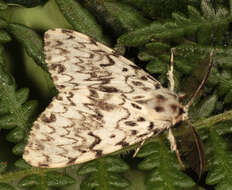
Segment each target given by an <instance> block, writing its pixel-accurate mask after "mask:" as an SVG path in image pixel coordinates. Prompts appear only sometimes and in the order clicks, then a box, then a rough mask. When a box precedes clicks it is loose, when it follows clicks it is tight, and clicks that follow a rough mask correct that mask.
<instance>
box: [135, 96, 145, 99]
mask: <svg viewBox="0 0 232 190" xmlns="http://www.w3.org/2000/svg"><path fill="white" fill-rule="evenodd" d="M141 98H144V96H134V97H133V99H141Z"/></svg>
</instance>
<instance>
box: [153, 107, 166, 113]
mask: <svg viewBox="0 0 232 190" xmlns="http://www.w3.org/2000/svg"><path fill="white" fill-rule="evenodd" d="M155 111H157V112H163V111H164V108H163V107H162V106H156V107H155Z"/></svg>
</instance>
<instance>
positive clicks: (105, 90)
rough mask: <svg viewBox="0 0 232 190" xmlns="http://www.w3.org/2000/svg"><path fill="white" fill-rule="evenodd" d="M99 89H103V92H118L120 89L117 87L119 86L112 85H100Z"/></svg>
mask: <svg viewBox="0 0 232 190" xmlns="http://www.w3.org/2000/svg"><path fill="white" fill-rule="evenodd" d="M99 90H100V91H103V92H109V93H115V92H118V89H117V88H115V87H111V86H100V87H99Z"/></svg>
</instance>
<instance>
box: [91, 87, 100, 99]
mask: <svg viewBox="0 0 232 190" xmlns="http://www.w3.org/2000/svg"><path fill="white" fill-rule="evenodd" d="M89 92H90V96H91V97H94V98H99V95H98V93H97V91H96V90H93V89H89Z"/></svg>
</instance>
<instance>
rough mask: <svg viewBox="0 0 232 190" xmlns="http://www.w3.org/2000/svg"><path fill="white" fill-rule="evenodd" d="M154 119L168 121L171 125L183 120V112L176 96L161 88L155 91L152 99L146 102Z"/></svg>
mask: <svg viewBox="0 0 232 190" xmlns="http://www.w3.org/2000/svg"><path fill="white" fill-rule="evenodd" d="M146 104H147V106H148V108H149V110H150V111H151V110H152V111H151V112H152V113H153V114H152V115H153V116H152V117H153V118H154V119H161V120H165V121H170V122H171V123H172V124H173V125H174V124H176V123H178V122H179V121H180V120H183V119H184V116H185V115H186V114H185V110H184V108H183V106H182V105H181V103H180V102H179V98H178V96H177V95H176V94H175V93H173V92H171V91H170V90H168V89H166V88H163V89H159V90H156V91H155V92H154V94H153V98H152V99H150V100H149V101H147V102H146Z"/></svg>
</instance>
